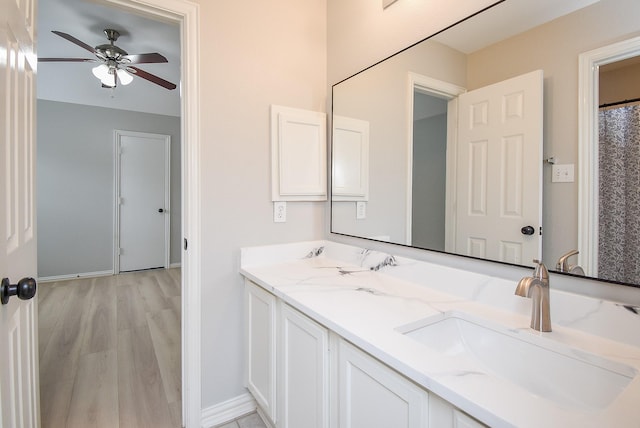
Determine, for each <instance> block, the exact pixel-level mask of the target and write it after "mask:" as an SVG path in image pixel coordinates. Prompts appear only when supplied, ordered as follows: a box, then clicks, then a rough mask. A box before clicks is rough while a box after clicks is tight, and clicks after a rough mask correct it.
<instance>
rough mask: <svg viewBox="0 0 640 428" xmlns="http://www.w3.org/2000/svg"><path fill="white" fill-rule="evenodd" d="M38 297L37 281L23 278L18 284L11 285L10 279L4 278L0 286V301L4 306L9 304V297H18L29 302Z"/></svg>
mask: <svg viewBox="0 0 640 428" xmlns="http://www.w3.org/2000/svg"><path fill="white" fill-rule="evenodd" d="M35 295H36V280H35V279H33V278H22V279H21V280H20V281H18V283H17V284H11V282H10V281H9V278H2V283H1V284H0V301H2V304H3V305H6V304H7V303H9V297H11V296H18V298H19V299H20V300H29V299H31V298H32V297H33V296H35Z"/></svg>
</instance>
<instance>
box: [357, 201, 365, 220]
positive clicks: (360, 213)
mask: <svg viewBox="0 0 640 428" xmlns="http://www.w3.org/2000/svg"><path fill="white" fill-rule="evenodd" d="M365 218H367V203H366V202H365V201H357V202H356V219H357V220H362V219H365Z"/></svg>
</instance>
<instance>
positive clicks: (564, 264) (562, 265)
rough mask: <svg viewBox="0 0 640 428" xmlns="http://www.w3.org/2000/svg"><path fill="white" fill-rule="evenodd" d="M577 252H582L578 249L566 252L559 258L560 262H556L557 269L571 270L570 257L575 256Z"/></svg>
mask: <svg viewBox="0 0 640 428" xmlns="http://www.w3.org/2000/svg"><path fill="white" fill-rule="evenodd" d="M576 254H580V252H579V251H578V250H571V251H569V252H568V253H566V254H563V255H562V256H560V258H559V259H558V263H557V264H556V269H557V270H559V271H560V272H569V271H570V269H571V267H570V266H569V261H568V260H569V257H571V256H575V255H576Z"/></svg>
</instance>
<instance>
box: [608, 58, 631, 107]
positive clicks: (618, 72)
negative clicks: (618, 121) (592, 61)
mask: <svg viewBox="0 0 640 428" xmlns="http://www.w3.org/2000/svg"><path fill="white" fill-rule="evenodd" d="M633 60H634V61H635V63H631V64H629V65H626V66H623V67H621V68H614V69H613V70H609V71H604V70H603V68H600V82H599V83H600V94H599V95H600V104H608V103H616V102H620V101H624V100H632V99H636V98H640V64H639V63H638V58H634V59H633ZM629 61H631V60H629Z"/></svg>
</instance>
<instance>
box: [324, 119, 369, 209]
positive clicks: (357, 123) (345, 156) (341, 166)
mask: <svg viewBox="0 0 640 428" xmlns="http://www.w3.org/2000/svg"><path fill="white" fill-rule="evenodd" d="M332 185H333V194H332V196H333V200H334V201H367V200H369V122H367V121H365V120H359V119H353V118H350V117H344V116H336V115H334V116H333V181H332Z"/></svg>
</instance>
